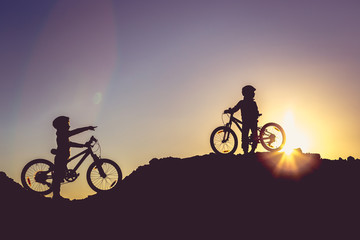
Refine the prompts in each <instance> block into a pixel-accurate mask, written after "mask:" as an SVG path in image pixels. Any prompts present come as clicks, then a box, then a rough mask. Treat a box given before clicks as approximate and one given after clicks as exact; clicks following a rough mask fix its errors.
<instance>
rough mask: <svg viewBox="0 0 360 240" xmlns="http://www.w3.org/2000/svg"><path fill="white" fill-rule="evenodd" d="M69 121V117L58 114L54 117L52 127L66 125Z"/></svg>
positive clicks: (57, 127)
mask: <svg viewBox="0 0 360 240" xmlns="http://www.w3.org/2000/svg"><path fill="white" fill-rule="evenodd" d="M68 123H69V117H66V116H60V117H57V118H55V119H54V121H53V122H52V125H53V127H54V128H56V129H59V128H62V127H64V126H66V125H67V124H68Z"/></svg>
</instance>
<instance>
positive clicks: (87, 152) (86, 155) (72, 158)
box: [66, 146, 106, 177]
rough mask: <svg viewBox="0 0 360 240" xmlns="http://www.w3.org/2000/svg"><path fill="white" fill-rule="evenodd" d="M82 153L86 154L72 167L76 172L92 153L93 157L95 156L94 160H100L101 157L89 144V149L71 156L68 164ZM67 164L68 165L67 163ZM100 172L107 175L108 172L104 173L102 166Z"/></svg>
mask: <svg viewBox="0 0 360 240" xmlns="http://www.w3.org/2000/svg"><path fill="white" fill-rule="evenodd" d="M81 155H84V156H83V157H82V158H81V159H80V161H79V162H78V163H77V164H76V166H75V167H74V168H73V169H72V170H74V171H75V172H76V170H78V169H79V167H80V166H81V164H82V163H83V162H84V161H85V159H86V158H87V157H88V156H89V155H91V157H92V158H93V160H94V162H98V161H99V157H98V156H97V155H96V154H94V153H93V151H92V149H91V146H89V147H88V148H87V149H85V150H84V151H82V152H80V153H78V154H76V155H75V156H73V157H71V158H69V160H68V162H67V164H69V163H70V162H71V161H73V160H74V159H76V158H78V157H80V156H81ZM67 164H66V165H67ZM99 173H100V176H102V177H103V176H106V174H105V173H104V171H103V169H102V168H101V167H99Z"/></svg>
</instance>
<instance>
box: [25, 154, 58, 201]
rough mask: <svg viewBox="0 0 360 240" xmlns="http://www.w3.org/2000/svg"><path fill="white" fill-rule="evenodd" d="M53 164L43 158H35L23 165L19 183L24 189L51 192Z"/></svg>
mask: <svg viewBox="0 0 360 240" xmlns="http://www.w3.org/2000/svg"><path fill="white" fill-rule="evenodd" d="M53 169H54V164H53V163H52V162H50V161H48V160H45V159H35V160H32V161H30V162H29V163H27V164H26V165H25V167H24V168H23V170H22V172H21V183H22V185H23V186H24V188H25V189H28V190H30V191H33V192H36V193H40V194H43V195H47V194H49V193H51V192H52V182H53V173H54V171H53Z"/></svg>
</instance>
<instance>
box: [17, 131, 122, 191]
mask: <svg viewBox="0 0 360 240" xmlns="http://www.w3.org/2000/svg"><path fill="white" fill-rule="evenodd" d="M85 145H86V146H87V148H86V149H85V150H84V151H82V152H80V153H79V154H76V155H75V156H73V157H71V158H69V160H68V162H67V164H69V163H70V162H71V161H73V160H75V159H77V158H78V157H80V156H82V158H81V159H80V160H79V162H78V163H77V164H76V166H75V167H74V168H73V169H67V170H66V173H65V177H64V181H63V182H62V184H65V183H71V182H74V181H75V180H76V179H77V178H78V176H79V174H78V173H77V172H76V171H77V170H78V168H79V167H80V166H81V164H82V163H83V162H84V161H85V159H86V158H87V157H88V156H89V155H90V156H91V157H92V158H93V160H94V162H92V163H91V164H90V166H89V168H88V170H87V173H86V180H87V182H88V184H89V186H90V187H91V189H93V190H94V191H95V192H104V191H108V190H111V189H115V188H116V187H118V186H119V183H120V181H121V180H122V172H121V169H120V167H119V166H118V165H117V164H116V163H115V162H114V161H112V160H110V159H105V158H101V157H100V155H101V148H100V144H99V142H98V140H97V139H96V138H95V137H94V136H92V137H91V138H90V140H89V141H88V142H87V143H86V144H85ZM95 145H97V146H98V149H97V150H99V149H100V154H99V156H97V155H96V154H95V153H94V151H93V148H94V146H95ZM56 151H57V150H56V149H52V150H51V153H52V154H54V155H56ZM53 176H54V164H53V163H52V162H50V161H49V160H46V159H35V160H32V161H30V162H29V163H27V164H26V165H25V167H24V168H23V170H22V172H21V182H22V185H23V186H24V188H26V189H28V190H31V191H33V192H36V193H40V194H43V195H47V194H50V193H51V192H52V181H53Z"/></svg>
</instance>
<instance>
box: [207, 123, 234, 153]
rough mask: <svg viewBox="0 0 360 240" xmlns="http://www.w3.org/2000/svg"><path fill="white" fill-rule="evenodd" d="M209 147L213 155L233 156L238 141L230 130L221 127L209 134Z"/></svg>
mask: <svg viewBox="0 0 360 240" xmlns="http://www.w3.org/2000/svg"><path fill="white" fill-rule="evenodd" d="M210 145H211V148H212V150H213V151H214V152H215V153H218V154H224V155H225V154H233V153H234V152H235V151H236V148H237V145H238V139H237V137H236V134H235V132H234V131H233V130H232V129H231V128H228V127H225V126H221V127H218V128H215V130H214V131H213V132H212V133H211V136H210Z"/></svg>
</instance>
